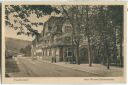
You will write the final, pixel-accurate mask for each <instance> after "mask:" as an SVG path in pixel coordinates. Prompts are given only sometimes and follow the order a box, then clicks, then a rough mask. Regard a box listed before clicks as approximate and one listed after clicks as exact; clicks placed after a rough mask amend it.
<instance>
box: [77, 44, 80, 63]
mask: <svg viewBox="0 0 128 85" xmlns="http://www.w3.org/2000/svg"><path fill="white" fill-rule="evenodd" d="M76 52H77V56H76V62H77V64H78V65H80V53H79V45H78V46H77V48H76Z"/></svg>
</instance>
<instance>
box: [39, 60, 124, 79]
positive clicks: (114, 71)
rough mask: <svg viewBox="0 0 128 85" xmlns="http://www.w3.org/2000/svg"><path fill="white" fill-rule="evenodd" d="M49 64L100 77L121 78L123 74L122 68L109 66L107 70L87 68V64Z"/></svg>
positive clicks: (102, 66)
mask: <svg viewBox="0 0 128 85" xmlns="http://www.w3.org/2000/svg"><path fill="white" fill-rule="evenodd" d="M38 61H41V62H47V63H51V62H50V61H44V60H41V59H38ZM51 64H55V65H59V66H63V67H67V68H71V69H75V70H80V71H85V72H88V73H92V74H96V75H100V76H102V77H120V76H123V73H124V72H123V68H120V67H116V66H111V67H110V69H107V67H106V66H104V65H101V64H93V65H92V67H89V65H88V64H80V65H77V64H69V63H65V62H57V63H51Z"/></svg>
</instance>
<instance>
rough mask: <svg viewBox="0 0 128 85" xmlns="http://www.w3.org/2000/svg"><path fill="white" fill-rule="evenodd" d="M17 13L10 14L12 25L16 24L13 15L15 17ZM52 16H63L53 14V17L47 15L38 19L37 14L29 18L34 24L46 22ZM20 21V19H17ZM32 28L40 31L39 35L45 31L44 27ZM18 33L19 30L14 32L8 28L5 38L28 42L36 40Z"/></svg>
mask: <svg viewBox="0 0 128 85" xmlns="http://www.w3.org/2000/svg"><path fill="white" fill-rule="evenodd" d="M14 14H15V13H13V14H10V16H9V18H10V20H11V21H10V22H11V23H14V19H16V18H14V17H13V15H14ZM51 16H61V14H58V15H56V14H55V13H52V14H51V15H45V16H43V17H40V18H37V17H36V14H31V15H30V17H29V18H28V20H29V21H30V22H32V23H34V22H43V23H44V22H46V21H47V20H48V19H49V18H50V17H51ZM17 19H18V18H17ZM15 26H20V24H15ZM23 28H24V30H25V31H26V32H27V31H28V30H26V27H23ZM32 28H33V29H36V30H38V32H39V33H41V32H42V30H43V26H41V25H40V26H38V27H36V26H32ZM17 32H18V30H14V29H13V28H10V27H9V26H6V29H5V36H6V37H9V38H16V39H22V40H28V41H32V40H34V38H35V37H32V36H26V35H17Z"/></svg>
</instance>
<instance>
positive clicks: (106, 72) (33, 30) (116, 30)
mask: <svg viewBox="0 0 128 85" xmlns="http://www.w3.org/2000/svg"><path fill="white" fill-rule="evenodd" d="M4 18H5V28H4V30H5V77H6V78H8V77H123V76H124V57H125V56H124V47H123V44H124V32H123V31H124V6H123V5H5V16H4Z"/></svg>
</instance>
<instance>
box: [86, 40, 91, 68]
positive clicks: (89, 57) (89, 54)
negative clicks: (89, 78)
mask: <svg viewBox="0 0 128 85" xmlns="http://www.w3.org/2000/svg"><path fill="white" fill-rule="evenodd" d="M87 49H88V61H89V66H90V67H91V66H92V57H91V49H90V40H89V38H88V46H87Z"/></svg>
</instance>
